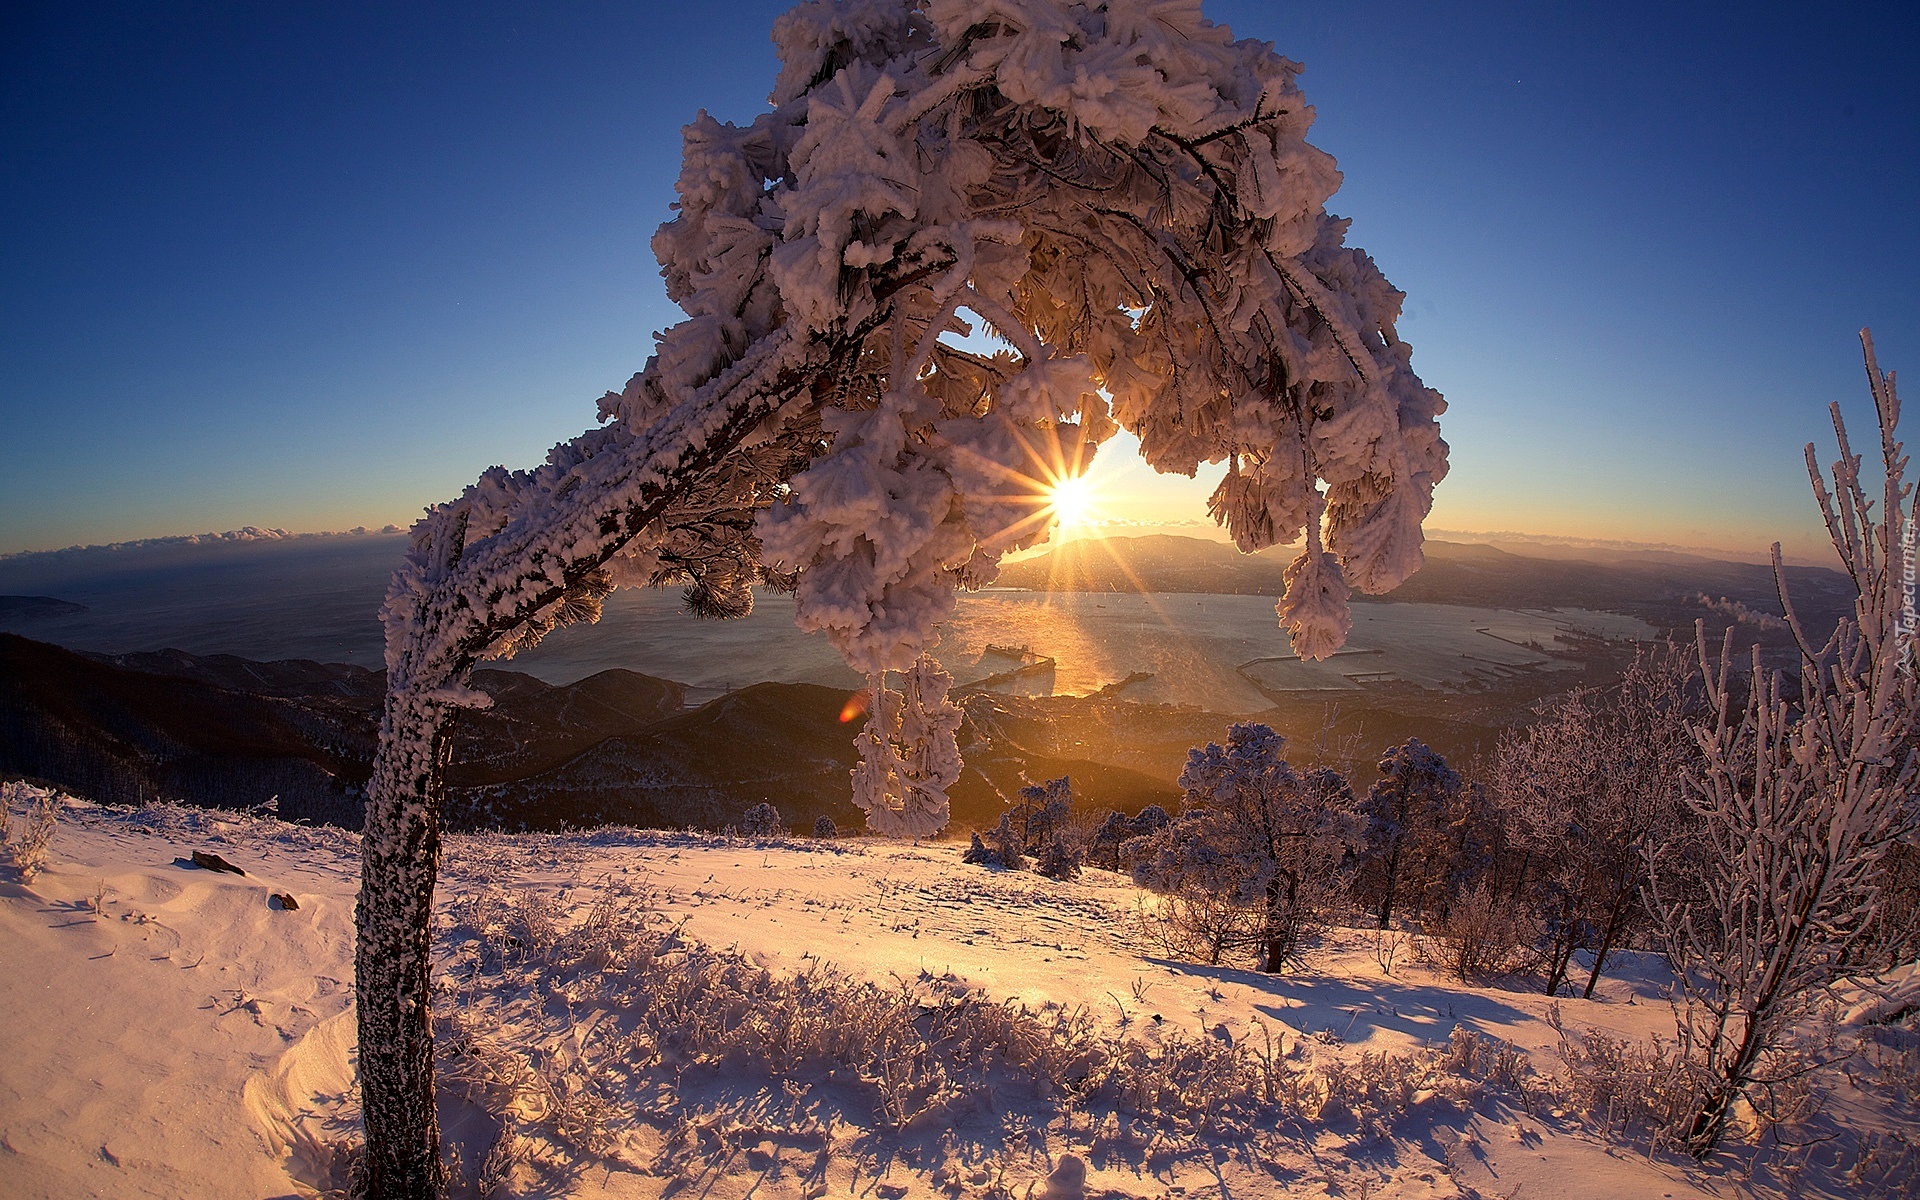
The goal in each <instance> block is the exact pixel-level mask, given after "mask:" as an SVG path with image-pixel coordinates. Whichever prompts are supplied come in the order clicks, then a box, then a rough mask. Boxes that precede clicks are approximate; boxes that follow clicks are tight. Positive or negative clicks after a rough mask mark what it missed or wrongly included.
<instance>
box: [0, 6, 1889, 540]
mask: <svg viewBox="0 0 1920 1200" xmlns="http://www.w3.org/2000/svg"><path fill="white" fill-rule="evenodd" d="M784 7H785V6H784V5H783V4H778V3H775V4H757V3H740V4H733V5H729V6H726V7H725V8H724V9H723V8H720V7H719V6H714V5H691V4H684V3H682V4H658V5H656V4H647V3H637V4H619V5H616V4H602V3H574V4H542V5H533V4H525V5H518V6H492V5H478V6H475V5H453V4H448V5H401V6H390V5H374V4H365V5H358V4H324V5H323V4H306V5H302V4H291V3H284V4H280V3H277V4H273V5H253V4H246V5H231V6H225V5H212V4H201V5H193V6H183V5H173V4H165V3H149V4H141V5H119V6H103V7H93V6H88V5H85V4H77V3H61V4H16V5H10V6H7V8H6V10H5V13H4V15H0V222H4V226H3V227H4V228H5V229H6V230H7V235H6V236H5V238H4V239H0V427H3V428H4V431H5V436H4V437H0V552H6V551H12V550H21V549H31V548H41V547H52V546H59V545H66V544H70V543H74V542H98V541H109V540H118V539H125V538H133V537H141V536H150V535H159V534H169V533H181V532H189V531H198V530H206V529H226V528H233V527H236V526H239V525H245V524H255V525H280V526H285V527H287V528H291V529H297V530H311V529H328V528H343V527H347V526H352V525H358V524H367V525H379V524H384V523H387V522H389V521H392V522H399V523H401V524H405V523H407V522H408V521H409V520H410V519H411V518H412V517H413V516H414V515H416V514H417V513H418V511H419V509H420V507H421V506H422V505H425V504H428V503H431V502H433V501H436V500H440V499H444V498H446V497H448V496H451V495H453V494H455V493H457V492H458V491H459V489H460V488H461V487H462V486H464V485H465V484H466V483H467V482H468V481H469V480H471V479H472V478H473V477H474V476H475V475H477V474H478V473H479V472H480V471H481V470H482V469H484V468H485V467H486V466H488V465H490V464H492V463H495V462H504V463H507V464H509V465H515V466H519V465H526V464H529V463H532V462H534V461H537V460H538V459H539V457H540V456H541V455H542V454H543V453H544V451H545V449H546V447H547V446H548V445H550V444H551V443H552V442H554V441H556V440H559V439H562V438H566V437H570V436H572V435H573V434H575V433H578V432H579V431H580V430H581V429H583V428H585V427H586V426H587V425H588V424H590V423H591V421H592V418H593V400H594V397H596V396H597V395H598V394H599V393H600V392H601V391H602V390H604V389H606V388H609V387H613V388H617V387H619V386H620V385H621V384H622V383H623V382H624V381H625V380H626V378H627V376H628V375H630V374H631V373H632V372H633V371H635V370H637V369H638V368H639V367H640V366H641V365H642V364H643V363H644V361H645V359H646V356H647V353H648V348H649V346H650V345H651V339H650V336H649V335H650V334H651V332H652V331H653V330H655V329H658V328H660V327H662V326H664V325H666V324H668V323H670V322H671V321H672V320H673V319H674V311H673V310H672V308H671V306H669V305H668V304H667V302H666V299H665V296H664V292H663V290H662V288H661V284H660V280H659V277H658V274H657V270H656V266H655V263H654V261H653V258H652V255H651V253H650V251H649V250H648V247H647V243H648V239H649V237H650V236H651V234H652V231H653V228H654V227H655V226H656V225H657V224H658V223H659V222H660V221H661V220H663V219H665V218H666V217H667V216H668V215H669V214H668V210H667V205H668V204H669V202H670V201H671V199H672V181H673V178H674V175H675V174H676V172H677V168H678V152H679V128H680V126H681V125H682V124H684V123H685V122H686V120H687V119H688V118H690V117H691V116H692V114H693V113H694V111H695V110H696V109H699V108H702V107H704V108H707V109H709V110H710V111H712V112H714V113H715V114H716V115H717V116H720V117H722V118H730V119H737V120H743V119H746V118H749V117H750V116H751V115H752V114H753V113H754V112H755V111H757V110H758V109H759V107H761V105H762V103H763V100H764V96H765V93H766V91H767V89H768V87H769V86H770V85H771V82H772V79H773V75H774V71H775V65H774V59H773V53H772V49H771V46H770V44H769V42H768V40H767V29H768V28H769V26H770V25H771V22H772V19H773V17H774V16H775V15H776V14H777V13H778V12H779V11H780V10H781V9H782V8H784ZM1205 8H1206V12H1207V13H1208V15H1209V16H1211V17H1213V19H1215V20H1219V21H1224V22H1226V23H1228V24H1230V25H1232V26H1233V28H1234V30H1235V31H1236V33H1238V34H1240V35H1241V36H1252V37H1259V38H1263V39H1267V40H1271V41H1273V42H1274V43H1275V44H1276V46H1277V47H1278V48H1279V50H1280V51H1281V52H1282V53H1284V54H1287V55H1288V56H1289V57H1292V58H1294V59H1297V60H1299V61H1301V62H1303V63H1305V64H1306V67H1307V71H1306V74H1305V76H1304V77H1303V79H1302V84H1303V86H1304V88H1305V89H1306V91H1307V95H1308V97H1309V99H1310V100H1312V101H1313V102H1314V103H1315V104H1316V105H1317V107H1318V109H1319V113H1320V119H1319V123H1318V124H1317V126H1316V133H1315V137H1314V140H1315V141H1316V142H1317V143H1318V144H1320V145H1321V146H1323V147H1324V148H1325V149H1327V150H1329V151H1331V152H1332V153H1333V154H1334V155H1335V157H1336V158H1337V159H1338V160H1339V162H1340V165H1341V167H1342V169H1343V170H1344V172H1345V174H1346V181H1347V182H1346V186H1345V187H1344V188H1343V189H1342V191H1341V193H1340V195H1339V196H1337V197H1336V198H1335V201H1334V208H1335V210H1336V211H1339V212H1341V213H1343V214H1346V215H1350V216H1352V217H1353V218H1354V225H1353V232H1352V239H1353V240H1354V241H1355V242H1356V243H1357V244H1359V245H1362V246H1364V247H1366V248H1367V249H1368V250H1369V251H1371V252H1372V253H1373V254H1374V256H1375V258H1376V259H1377V260H1378V261H1379V262H1380V264H1381V266H1382V268H1383V269H1384V270H1385V271H1386V272H1387V274H1388V276H1389V277H1390V278H1392V279H1393V280H1394V281H1395V282H1396V283H1397V284H1398V285H1399V286H1400V287H1401V288H1403V289H1404V290H1405V291H1406V292H1407V293H1408V295H1409V300H1408V304H1407V311H1408V318H1407V320H1406V321H1405V323H1404V325H1403V326H1402V333H1403V334H1404V335H1405V336H1406V337H1407V338H1408V339H1409V340H1411V341H1412V342H1413V344H1414V347H1415V358H1414V362H1415V366H1416V367H1417V368H1418V369H1419V370H1420V371H1421V373H1422V374H1423V376H1425V378H1426V379H1427V380H1428V382H1429V383H1431V384H1432V385H1434V386H1436V387H1439V388H1440V389H1441V390H1442V391H1444V392H1445V393H1446V394H1447V396H1448V399H1449V402H1450V403H1451V405H1452V410H1451V412H1449V413H1448V415H1447V416H1446V417H1445V418H1444V419H1443V427H1444V429H1445V432H1446V435H1447V437H1448V440H1449V441H1450V442H1451V443H1452V445H1453V448H1454V457H1453V463H1454V470H1453V474H1452V476H1451V477H1450V478H1449V479H1448V480H1447V482H1446V483H1445V484H1444V485H1443V486H1442V488H1441V490H1440V493H1439V496H1438V499H1437V504H1436V508H1435V512H1434V516H1433V519H1432V522H1431V524H1432V525H1433V526H1435V527H1439V528H1447V529H1482V530H1491V529H1510V530H1519V531H1525V532H1535V533H1547V534H1572V535H1585V536H1604V537H1617V538H1629V539H1639V540H1649V541H1662V542H1679V543H1684V544H1691V545H1714V546H1729V547H1733V548H1740V549H1751V548H1753V547H1757V546H1760V545H1763V544H1764V543H1765V542H1766V541H1768V540H1770V539H1771V538H1772V537H1775V536H1782V537H1785V538H1786V539H1787V540H1788V542H1789V545H1790V546H1793V545H1796V544H1797V545H1802V546H1806V545H1810V541H1811V537H1812V535H1813V534H1814V533H1815V526H1814V523H1813V520H1812V510H1811V508H1810V502H1809V501H1808V500H1807V498H1806V495H1807V494H1806V487H1805V482H1804V477H1803V476H1802V475H1801V474H1800V470H1801V468H1800V459H1799V447H1800V445H1801V444H1802V443H1803V442H1805V441H1807V440H1808V439H1810V438H1816V437H1818V436H1819V435H1820V434H1821V433H1822V431H1823V429H1824V428H1825V419H1824V413H1823V411H1822V410H1823V408H1824V406H1825V404H1826V403H1827V402H1828V401H1830V400H1835V399H1838V400H1841V401H1842V402H1843V403H1845V404H1846V405H1847V406H1848V408H1849V411H1850V412H1852V413H1854V414H1856V415H1855V420H1856V422H1857V423H1858V424H1860V425H1861V426H1862V428H1861V429H1860V431H1859V432H1860V433H1862V434H1864V433H1866V432H1867V429H1866V428H1865V427H1864V426H1865V423H1866V421H1867V414H1866V410H1865V405H1864V396H1865V389H1864V386H1863V383H1862V375H1861V372H1860V367H1859V360H1858V354H1857V350H1856V347H1855V345H1854V342H1853V335H1854V331H1855V330H1857V329H1858V328H1859V327H1860V326H1861V325H1863V324H1871V325H1872V326H1873V327H1874V330H1875V333H1876V337H1877V339H1878V341H1879V344H1880V350H1881V358H1882V363H1883V365H1886V366H1890V367H1895V368H1898V367H1902V366H1905V367H1907V368H1908V369H1909V370H1910V371H1912V372H1914V373H1916V374H1920V293H1916V289H1915V284H1916V280H1917V279H1920V88H1916V87H1915V86H1914V82H1913V70H1914V66H1915V63H1916V62H1920V38H1917V37H1916V32H1915V23H1914V21H1913V20H1912V19H1911V18H1908V17H1906V16H1904V15H1903V14H1902V13H1901V12H1900V11H1899V10H1898V9H1896V8H1895V7H1894V6H1891V5H1888V6H1880V7H1874V6H1844V7H1841V8H1835V9H1832V10H1828V11H1820V12H1816V11H1813V10H1811V9H1809V10H1787V9H1782V10H1778V11H1769V10H1765V9H1763V8H1762V7H1760V6H1752V5H1747V6H1731V5H1730V6H1725V7H1720V8H1704V7H1702V8H1696V9H1692V10H1688V11H1684V12H1682V11H1678V10H1676V9H1675V8H1673V7H1670V6H1656V5H1644V6H1636V5H1613V6H1592V7H1591V8H1590V9H1587V10H1585V11H1572V10H1571V9H1570V8H1563V6H1530V5H1529V6H1523V5H1487V6H1475V7H1472V8H1467V7H1456V6H1448V5H1417V4H1408V5H1395V4H1368V5H1342V4H1294V5H1276V4H1263V3H1253V2H1240V3H1215V2H1209V3H1207V4H1206V6H1205ZM716 13H719V14H721V15H718V16H716V15H715V14H716ZM1129 478H1133V476H1132V475H1129ZM1203 492H1204V489H1203V488H1195V487H1193V486H1191V485H1188V486H1186V487H1181V486H1178V485H1169V486H1165V487H1160V488H1153V489H1146V490H1145V491H1144V492H1143V495H1144V496H1145V497H1146V498H1145V499H1143V500H1141V501H1138V502H1137V503H1136V504H1135V505H1133V506H1131V508H1130V509H1129V512H1130V513H1131V511H1134V510H1137V511H1140V512H1149V511H1153V512H1165V513H1167V514H1168V515H1169V516H1170V517H1174V518H1178V517H1182V516H1187V517H1192V516H1200V515H1203V511H1202V510H1201V508H1200V507H1199V495H1200V494H1203Z"/></svg>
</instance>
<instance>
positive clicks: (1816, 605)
mask: <svg viewBox="0 0 1920 1200" xmlns="http://www.w3.org/2000/svg"><path fill="white" fill-rule="evenodd" d="M1297 553H1298V551H1297V549H1294V548H1291V547H1273V548H1270V549H1267V550H1262V551H1260V552H1258V553H1255V554H1242V553H1241V552H1240V551H1239V550H1237V549H1236V548H1235V547H1233V546H1231V545H1229V544H1226V543H1223V542H1214V541H1207V540H1204V539H1201V538H1193V537H1183V536H1181V535H1178V534H1150V535H1147V536H1144V537H1137V538H1105V539H1096V538H1083V539H1080V540H1077V541H1072V542H1068V543H1066V544H1065V545H1062V546H1060V547H1059V548H1057V549H1055V550H1051V551H1048V552H1046V553H1043V554H1040V555H1038V556H1036V557H1033V558H1028V559H1023V560H1021V561H1020V562H1017V563H1012V564H1009V565H1008V566H1007V567H1005V568H1004V569H1002V571H1001V573H1000V578H999V579H998V580H997V581H996V582H997V584H998V586H1002V587H1017V588H1030V589H1033V590H1036V591H1075V592H1133V591H1144V592H1176V593H1179V592H1188V593H1214V594H1232V595H1264V596H1278V595H1280V593H1281V592H1283V591H1284V590H1285V586H1286V585H1285V581H1284V578H1283V576H1284V573H1285V571H1286V567H1287V564H1288V562H1290V561H1291V560H1292V559H1293V557H1294V556H1295V555H1296V554H1297ZM1426 554H1427V561H1426V565H1425V566H1423V567H1422V568H1421V569H1420V570H1419V571H1418V572H1417V573H1416V574H1415V575H1414V576H1413V577H1412V578H1410V579H1408V580H1407V581H1406V582H1405V583H1403V584H1401V585H1400V586H1399V587H1398V588H1395V589H1394V590H1393V591H1392V592H1389V593H1387V594H1386V595H1384V596H1378V597H1371V596H1359V595H1356V596H1355V597H1354V599H1355V600H1356V601H1360V602H1388V603H1391V602H1416V603H1426V604H1459V605H1471V606H1476V607H1483V608H1513V609H1537V608H1588V609H1598V610H1602V611H1607V612H1620V613H1626V614H1628V615H1630V616H1635V617H1639V618H1641V619H1642V620H1645V621H1647V622H1648V623H1649V624H1652V625H1654V626H1655V627H1657V628H1661V629H1668V630H1690V629H1691V627H1692V625H1693V622H1694V620H1695V619H1696V618H1700V617H1707V618H1710V619H1711V618H1713V616H1714V610H1713V609H1712V608H1711V607H1710V606H1709V605H1707V604H1705V603H1702V601H1701V600H1700V597H1701V596H1702V595H1705V596H1707V597H1708V598H1709V599H1717V598H1721V597H1725V598H1727V599H1729V600H1734V601H1738V602H1740V603H1741V604H1744V605H1747V606H1748V607H1750V608H1752V609H1754V610H1755V611H1757V612H1761V613H1766V614H1770V615H1776V616H1777V615H1778V614H1779V612H1780V605H1779V599H1778V597H1777V595H1776V589H1775V586H1774V578H1773V570H1772V568H1771V567H1766V566H1761V565H1759V564H1755V563H1739V562H1727V561H1722V560H1719V559H1712V558H1703V557H1697V556H1692V555H1685V554H1676V553H1672V552H1667V551H1654V550H1648V551H1641V552H1627V551H1618V552H1614V553H1613V554H1612V555H1610V558H1611V561H1608V562H1593V561H1587V560H1583V559H1578V558H1567V557H1559V556H1556V557H1552V558H1546V557H1538V558H1536V557H1531V556H1528V555H1524V554H1519V553H1515V552H1513V551H1511V550H1505V549H1501V548H1499V547H1496V546H1490V545H1485V544H1482V543H1462V542H1442V541H1429V542H1427V544H1426ZM1786 573H1787V581H1788V585H1789V587H1790V588H1791V589H1792V593H1793V597H1794V604H1795V606H1796V607H1797V608H1798V609H1799V611H1800V614H1801V616H1802V617H1803V618H1804V619H1806V620H1807V622H1808V624H1809V625H1810V626H1812V627H1814V629H1817V630H1826V629H1830V628H1831V627H1832V624H1833V621H1834V620H1835V619H1837V618H1838V617H1840V616H1841V615H1843V614H1845V613H1847V612H1849V611H1851V608H1852V598H1853V592H1852V585H1851V583H1850V581H1848V579H1847V578H1846V576H1845V575H1843V574H1841V573H1840V572H1839V571H1834V570H1829V569H1827V568H1824V567H1788V568H1787V569H1786ZM1810 632H1812V630H1810Z"/></svg>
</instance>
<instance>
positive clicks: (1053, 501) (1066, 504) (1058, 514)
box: [1047, 475, 1100, 533]
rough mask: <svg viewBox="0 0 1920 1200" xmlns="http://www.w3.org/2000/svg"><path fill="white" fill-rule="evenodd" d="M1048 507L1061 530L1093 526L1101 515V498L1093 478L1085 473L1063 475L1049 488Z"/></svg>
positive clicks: (1066, 531) (1070, 530)
mask: <svg viewBox="0 0 1920 1200" xmlns="http://www.w3.org/2000/svg"><path fill="white" fill-rule="evenodd" d="M1047 507H1048V509H1050V510H1051V511H1052V513H1053V519H1054V520H1055V521H1057V522H1059V524H1060V529H1061V532H1063V533H1071V532H1074V531H1076V530H1080V529H1086V528H1088V527H1090V526H1092V525H1093V524H1094V522H1095V520H1096V518H1097V517H1098V515H1099V508H1100V498H1099V496H1098V494H1097V492H1096V490H1095V488H1094V484H1093V480H1091V479H1089V478H1087V477H1086V476H1085V475H1063V476H1061V477H1060V478H1059V479H1056V480H1054V481H1053V484H1052V486H1050V487H1049V488H1048V489H1047Z"/></svg>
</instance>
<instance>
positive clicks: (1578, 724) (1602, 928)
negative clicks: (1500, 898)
mask: <svg viewBox="0 0 1920 1200" xmlns="http://www.w3.org/2000/svg"><path fill="white" fill-rule="evenodd" d="M1698 674H1699V671H1698V665H1697V663H1694V662H1690V661H1689V656H1688V653H1687V651H1685V650H1682V649H1681V648H1679V647H1677V646H1673V645H1667V646H1664V647H1657V648H1653V649H1650V650H1645V651H1643V652H1641V653H1640V654H1639V655H1637V656H1636V657H1635V660H1634V663H1633V665H1632V666H1631V667H1629V668H1628V670H1627V672H1626V675H1625V676H1624V678H1622V680H1621V681H1620V683H1619V684H1618V685H1616V686H1614V687H1612V688H1609V689H1605V690H1600V689H1594V688H1577V689H1575V690H1574V691H1572V692H1568V693H1567V694H1565V695H1563V696H1560V697H1557V698H1556V699H1554V700H1553V701H1552V702H1550V703H1549V704H1547V705H1546V706H1545V708H1544V709H1543V711H1542V712H1541V713H1540V715H1539V718H1538V719H1537V720H1535V721H1534V722H1533V723H1532V724H1530V725H1527V726H1525V727H1523V728H1518V729H1515V730H1513V731H1510V732H1509V733H1507V734H1506V735H1504V736H1503V737H1502V738H1501V740H1500V746H1499V750H1498V752H1497V754H1496V756H1495V768H1494V775H1495V779H1496V780H1497V787H1498V789H1499V792H1500V795H1501V800H1502V802H1503V807H1504V808H1505V810H1506V812H1507V813H1508V814H1510V817H1511V820H1512V824H1513V825H1514V827H1515V832H1516V834H1517V839H1518V840H1519V841H1520V843H1521V845H1522V847H1523V848H1524V851H1525V853H1526V856H1527V861H1528V864H1529V867H1530V870H1529V871H1528V872H1527V875H1528V883H1527V891H1528V898H1529V900H1530V901H1531V903H1532V905H1533V907H1534V911H1535V915H1536V917H1537V918H1538V924H1539V929H1540V942H1541V944H1540V947H1539V948H1540V951H1541V956H1542V958H1543V960H1544V962H1545V965H1546V971H1545V975H1546V979H1545V984H1546V991H1547V994H1548V995H1552V994H1554V993H1555V992H1557V991H1558V990H1559V988H1560V986H1561V984H1562V983H1564V982H1566V978H1567V971H1568V967H1569V964H1570V963H1571V962H1572V959H1573V952H1574V951H1575V950H1577V949H1581V948H1585V949H1587V950H1589V951H1591V952H1592V954H1593V966H1592V969H1591V970H1590V971H1589V972H1588V974H1587V982H1586V989H1585V992H1584V993H1583V994H1584V995H1585V996H1587V997H1589V998H1591V997H1592V995H1593V990H1594V987H1595V986H1596V985H1597V984H1598V982H1599V979H1600V973H1601V971H1602V970H1603V969H1604V968H1605V965H1606V961H1607V956H1608V955H1609V954H1610V953H1611V952H1612V951H1613V950H1614V949H1615V948H1616V947H1617V946H1619V945H1620V944H1621V942H1622V939H1623V937H1624V935H1625V934H1626V933H1627V932H1628V930H1629V929H1630V928H1631V927H1632V925H1633V924H1634V922H1635V921H1637V920H1639V919H1640V918H1641V916H1642V915H1643V911H1644V904H1643V901H1644V897H1643V894H1642V888H1643V883H1644V880H1645V876H1646V850H1647V848H1648V847H1649V846H1651V845H1654V844H1656V843H1658V842H1659V841H1662V840H1665V839H1666V838H1668V837H1670V836H1671V835H1672V833H1673V832H1674V830H1675V827H1676V825H1677V824H1678V822H1679V819H1680V816H1681V813H1682V811H1683V807H1682V799H1681V797H1682V793H1683V789H1684V784H1683V778H1684V775H1685V772H1686V771H1687V769H1688V768H1689V767H1691V766H1692V765H1693V764H1694V762H1695V760H1696V759H1697V757H1698V752H1697V748H1696V746H1695V743H1694V740H1693V735H1692V733H1691V732H1690V730H1689V726H1688V722H1689V720H1690V719H1692V718H1695V717H1697V716H1698V715H1699V714H1698V713H1697V711H1696V705H1695V703H1694V696H1693V692H1694V691H1695V690H1697V689H1694V688H1692V687H1691V684H1692V681H1694V680H1695V679H1697V678H1698Z"/></svg>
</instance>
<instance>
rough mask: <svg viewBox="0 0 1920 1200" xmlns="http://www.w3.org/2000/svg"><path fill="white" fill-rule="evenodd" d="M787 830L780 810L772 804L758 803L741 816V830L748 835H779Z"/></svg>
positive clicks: (744, 834)
mask: <svg viewBox="0 0 1920 1200" xmlns="http://www.w3.org/2000/svg"><path fill="white" fill-rule="evenodd" d="M786 831H787V827H786V823H785V822H783V821H782V820H781V819H780V810H779V809H777V808H775V807H774V806H773V805H771V804H756V805H754V806H753V807H752V808H749V809H748V810H747V811H746V812H745V814H743V815H742V816H741V818H740V832H741V834H742V835H743V836H746V837H778V836H779V835H780V834H783V833H785V832H786Z"/></svg>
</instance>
